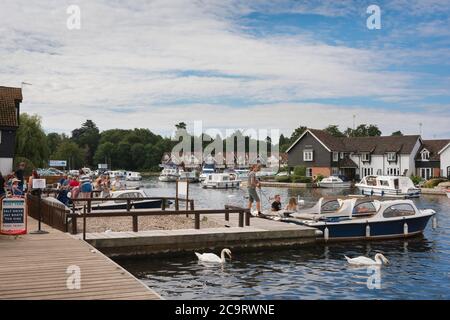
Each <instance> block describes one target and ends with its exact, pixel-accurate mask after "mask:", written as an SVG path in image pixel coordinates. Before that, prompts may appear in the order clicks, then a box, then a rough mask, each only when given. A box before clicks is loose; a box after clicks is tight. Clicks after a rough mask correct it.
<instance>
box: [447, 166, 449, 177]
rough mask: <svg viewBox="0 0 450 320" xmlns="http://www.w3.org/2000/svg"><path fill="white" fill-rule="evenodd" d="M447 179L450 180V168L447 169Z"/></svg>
mask: <svg viewBox="0 0 450 320" xmlns="http://www.w3.org/2000/svg"><path fill="white" fill-rule="evenodd" d="M447 178H449V179H450V167H447Z"/></svg>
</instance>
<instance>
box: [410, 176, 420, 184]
mask: <svg viewBox="0 0 450 320" xmlns="http://www.w3.org/2000/svg"><path fill="white" fill-rule="evenodd" d="M422 180H423V179H422V177H419V176H411V181H412V182H413V183H414V185H418V184H419V183H421V182H422Z"/></svg>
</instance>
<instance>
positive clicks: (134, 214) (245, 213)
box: [67, 206, 250, 240]
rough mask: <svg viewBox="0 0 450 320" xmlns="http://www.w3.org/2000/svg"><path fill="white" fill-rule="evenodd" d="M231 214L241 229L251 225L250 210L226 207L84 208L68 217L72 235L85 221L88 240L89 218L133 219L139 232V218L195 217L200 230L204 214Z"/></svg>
mask: <svg viewBox="0 0 450 320" xmlns="http://www.w3.org/2000/svg"><path fill="white" fill-rule="evenodd" d="M230 213H238V214H239V223H238V225H239V227H241V228H243V227H244V220H245V225H246V226H249V225H250V210H249V209H244V208H239V207H231V206H226V207H225V209H223V210H222V209H204V210H203V209H202V210H194V209H191V210H188V211H186V210H151V211H150V210H149V211H128V210H127V211H119V210H111V211H102V212H90V213H88V212H87V206H84V207H83V212H82V213H70V214H68V215H67V217H68V218H70V219H71V224H72V230H71V232H72V234H77V233H78V230H77V219H78V218H82V219H83V239H84V240H86V229H87V219H88V218H101V217H131V218H132V220H133V232H138V231H139V222H138V218H139V217H140V216H170V215H185V214H188V215H194V228H195V229H200V215H202V214H225V218H226V219H227V218H228V219H229V215H230Z"/></svg>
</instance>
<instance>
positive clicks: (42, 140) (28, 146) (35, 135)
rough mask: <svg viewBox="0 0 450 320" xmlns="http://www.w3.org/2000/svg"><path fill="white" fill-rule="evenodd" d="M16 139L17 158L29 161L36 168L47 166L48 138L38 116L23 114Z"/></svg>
mask: <svg viewBox="0 0 450 320" xmlns="http://www.w3.org/2000/svg"><path fill="white" fill-rule="evenodd" d="M16 137H17V138H16V154H15V156H16V157H23V158H26V159H29V160H30V161H31V162H32V163H33V164H34V165H36V166H46V165H47V162H48V156H49V150H48V145H47V136H46V135H45V132H44V130H43V129H42V125H41V118H40V117H39V116H38V115H28V114H27V113H22V114H21V115H20V126H19V129H18V130H17V136H16Z"/></svg>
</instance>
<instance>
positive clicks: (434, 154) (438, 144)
mask: <svg viewBox="0 0 450 320" xmlns="http://www.w3.org/2000/svg"><path fill="white" fill-rule="evenodd" d="M449 143H450V139H446V140H423V145H422V148H421V149H420V150H419V152H418V153H417V155H416V159H417V160H421V159H422V156H421V153H420V152H421V151H422V150H423V149H427V150H428V151H429V152H430V161H440V156H439V154H438V153H439V151H441V150H442V148H444V147H445V146H446V145H447V144H449Z"/></svg>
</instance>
